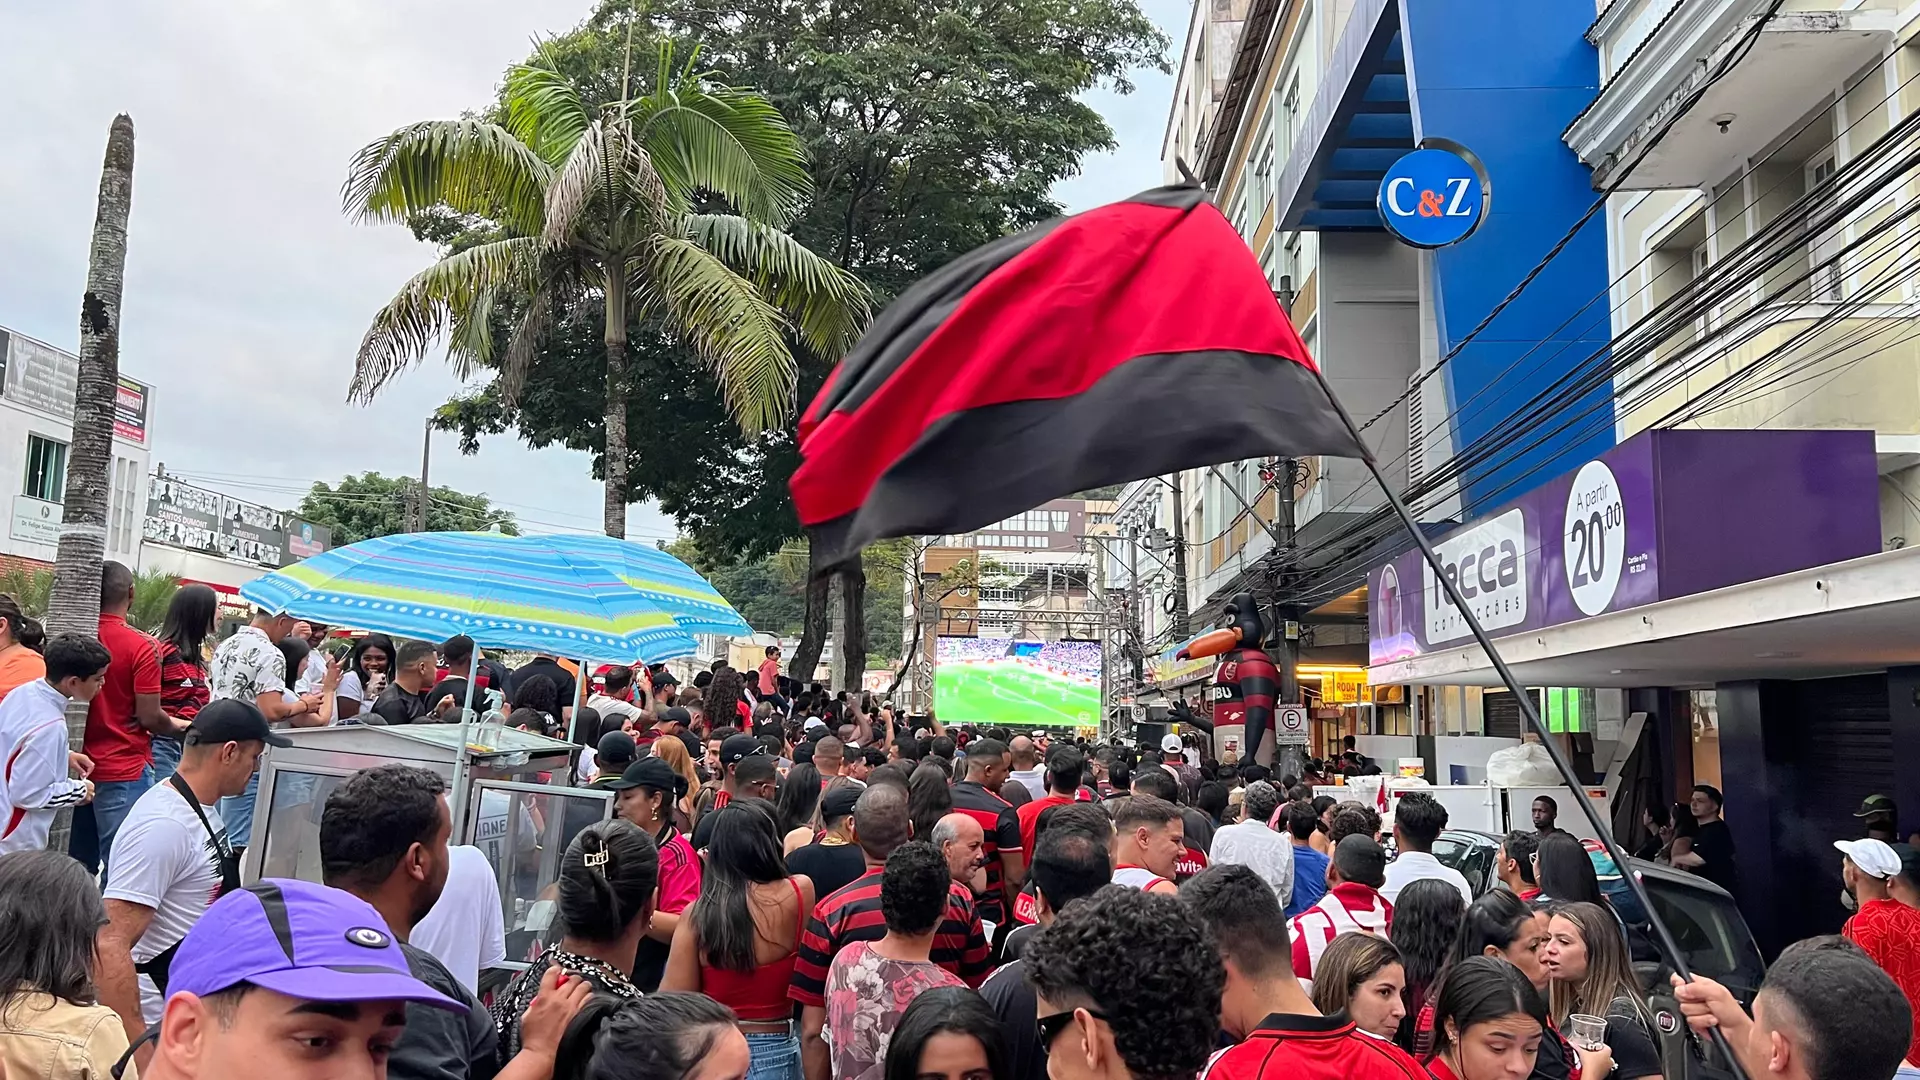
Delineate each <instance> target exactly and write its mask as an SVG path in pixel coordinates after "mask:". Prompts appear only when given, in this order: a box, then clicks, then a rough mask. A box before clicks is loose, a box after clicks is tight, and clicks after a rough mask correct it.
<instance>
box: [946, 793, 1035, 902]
mask: <svg viewBox="0 0 1920 1080" xmlns="http://www.w3.org/2000/svg"><path fill="white" fill-rule="evenodd" d="M953 810H954V813H956V814H965V815H967V816H968V817H970V818H972V819H973V820H975V821H977V822H979V823H980V831H981V832H983V833H985V834H986V837H987V843H986V847H985V848H983V849H982V854H983V855H984V856H985V857H986V860H987V895H985V896H983V897H981V898H980V917H981V918H982V919H985V920H986V921H988V922H990V923H994V924H1000V923H1004V922H1006V921H1007V901H1006V898H1005V896H1004V895H1003V892H1002V889H1001V880H1002V876H1001V868H1000V856H1001V855H1002V854H1004V853H1006V852H1010V851H1011V852H1020V851H1023V850H1024V847H1023V845H1022V844H1021V842H1020V816H1019V815H1018V814H1017V813H1015V812H1014V809H1013V807H1012V805H1010V804H1009V803H1008V802H1007V800H1005V799H1003V798H1001V797H1000V796H998V795H995V794H994V793H993V792H991V791H988V790H987V789H986V786H985V785H983V784H979V783H976V782H974V781H972V780H962V781H960V782H959V783H957V784H955V785H953Z"/></svg>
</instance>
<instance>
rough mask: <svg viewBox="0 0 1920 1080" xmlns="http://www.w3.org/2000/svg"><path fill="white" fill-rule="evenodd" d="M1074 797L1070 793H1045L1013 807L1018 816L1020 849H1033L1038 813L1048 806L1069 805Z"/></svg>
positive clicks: (1038, 820) (1038, 821)
mask: <svg viewBox="0 0 1920 1080" xmlns="http://www.w3.org/2000/svg"><path fill="white" fill-rule="evenodd" d="M1073 801H1074V799H1073V796H1071V795H1046V796H1042V797H1041V798H1038V799H1032V800H1029V801H1027V802H1023V803H1021V804H1020V805H1019V806H1017V807H1015V808H1014V813H1015V814H1018V815H1019V816H1020V850H1021V851H1028V852H1030V851H1032V850H1033V833H1034V830H1035V829H1038V828H1039V827H1040V815H1041V814H1042V813H1043V812H1045V810H1046V809H1047V807H1049V806H1069V805H1072V803H1073Z"/></svg>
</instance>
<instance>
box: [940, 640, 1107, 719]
mask: <svg viewBox="0 0 1920 1080" xmlns="http://www.w3.org/2000/svg"><path fill="white" fill-rule="evenodd" d="M933 706H934V708H935V709H936V710H937V711H938V712H939V715H940V719H941V720H942V721H943V722H945V723H948V724H974V725H979V726H989V727H990V726H993V725H996V724H1003V725H1005V726H1007V727H1010V728H1016V729H1017V728H1021V727H1032V726H1034V725H1040V726H1045V727H1065V726H1072V727H1081V726H1091V725H1094V724H1098V723H1099V722H1100V643H1099V642H1097V641H1054V642H1039V641H1015V640H1013V639H1011V638H971V637H943V638H941V639H940V642H939V654H938V662H937V663H936V664H935V666H934V680H933Z"/></svg>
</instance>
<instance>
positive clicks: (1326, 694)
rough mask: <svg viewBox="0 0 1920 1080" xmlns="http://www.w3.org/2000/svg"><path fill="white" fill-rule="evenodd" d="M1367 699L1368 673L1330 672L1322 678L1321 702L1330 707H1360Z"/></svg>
mask: <svg viewBox="0 0 1920 1080" xmlns="http://www.w3.org/2000/svg"><path fill="white" fill-rule="evenodd" d="M1366 697H1367V673H1366V672H1364V671H1329V672H1327V673H1326V674H1325V675H1322V676H1321V677H1320V700H1321V701H1324V702H1326V703H1327V704H1329V705H1358V704H1359V703H1360V702H1362V701H1365V700H1366Z"/></svg>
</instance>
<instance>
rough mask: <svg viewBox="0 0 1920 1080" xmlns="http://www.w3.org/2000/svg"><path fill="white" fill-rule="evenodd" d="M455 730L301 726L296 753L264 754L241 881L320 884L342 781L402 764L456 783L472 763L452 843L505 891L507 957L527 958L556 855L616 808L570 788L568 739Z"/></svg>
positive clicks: (600, 795)
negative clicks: (323, 825)
mask: <svg viewBox="0 0 1920 1080" xmlns="http://www.w3.org/2000/svg"><path fill="white" fill-rule="evenodd" d="M461 730H462V728H461V726H460V725H458V724H409V725H403V726H394V727H374V726H363V725H357V724H349V725H344V726H341V727H324V728H295V729H292V730H288V731H285V732H282V733H281V734H284V735H285V736H286V737H287V738H288V739H290V740H292V742H293V745H292V746H290V747H276V748H271V749H269V750H268V752H267V754H266V756H264V757H262V758H261V759H260V795H259V801H258V803H257V807H258V808H257V809H256V811H255V822H254V844H253V846H251V847H249V848H248V849H247V852H246V856H245V859H244V861H243V863H242V865H241V877H242V879H243V880H245V881H247V882H253V881H257V880H259V879H260V878H262V877H279V878H299V879H301V880H304V881H319V880H320V869H321V868H320V811H321V808H322V807H324V806H325V805H326V801H327V796H329V795H331V794H332V793H333V789H334V788H335V787H336V786H337V785H338V784H339V783H340V781H341V780H343V779H345V778H346V777H348V776H351V775H353V773H355V772H357V771H359V770H360V769H364V768H369V767H371V766H375V765H385V764H390V763H394V762H398V763H400V764H404V765H413V766H417V767H419V768H423V769H426V770H428V771H429V772H432V773H435V774H436V775H438V776H439V777H440V778H441V779H443V780H445V781H446V782H447V783H448V785H449V786H450V787H451V785H452V784H453V782H454V772H455V766H456V763H457V762H461V761H462V760H463V759H464V764H465V769H466V770H467V771H468V773H469V775H470V776H471V781H470V783H471V789H470V795H469V797H468V799H467V805H468V809H467V812H466V814H465V815H464V817H465V820H462V821H455V822H454V823H453V843H456V844H462V843H464V844H472V845H474V846H475V847H478V848H479V849H480V850H481V852H482V853H484V854H485V855H486V857H487V862H488V863H489V864H491V866H492V867H493V871H494V874H495V879H496V881H497V882H498V883H499V886H500V899H501V908H502V910H501V915H502V918H503V919H504V924H505V926H506V928H507V955H508V956H509V957H522V956H527V955H529V953H530V951H532V950H534V949H535V948H536V947H537V945H538V944H544V943H546V942H547V938H548V930H549V928H550V927H551V925H552V922H553V900H552V896H553V891H554V890H553V886H554V885H555V883H556V882H558V880H559V876H560V856H561V854H562V853H564V852H565V851H566V850H567V845H568V844H569V843H571V842H572V840H573V838H574V836H575V835H577V834H578V833H579V832H580V830H582V829H584V828H586V827H587V826H588V825H591V824H593V823H595V822H598V821H605V820H606V819H607V818H609V817H611V816H612V813H613V798H614V796H613V793H612V792H610V791H596V790H590V789H587V788H576V787H571V786H568V785H570V784H571V782H572V777H573V764H574V758H575V752H576V751H578V750H579V749H580V748H579V747H577V746H575V745H573V744H572V743H567V742H561V741H560V740H558V739H550V738H547V737H546V736H544V735H536V734H533V733H532V732H526V731H518V730H514V729H511V728H509V729H504V730H500V729H493V730H489V729H487V728H484V727H483V728H480V729H478V730H477V731H476V732H474V733H470V737H469V740H468V741H467V742H466V744H465V745H462V742H461Z"/></svg>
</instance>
